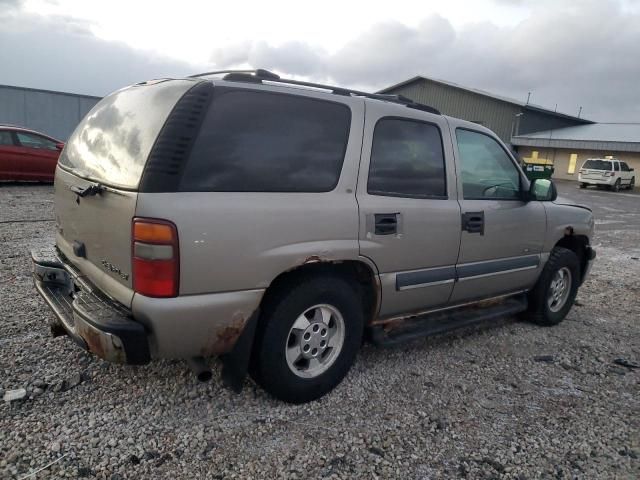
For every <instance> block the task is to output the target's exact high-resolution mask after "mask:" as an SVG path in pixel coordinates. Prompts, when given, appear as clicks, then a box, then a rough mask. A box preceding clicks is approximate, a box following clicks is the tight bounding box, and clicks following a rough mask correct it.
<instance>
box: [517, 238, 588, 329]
mask: <svg viewBox="0 0 640 480" xmlns="http://www.w3.org/2000/svg"><path fill="white" fill-rule="evenodd" d="M579 284H580V262H579V260H578V257H577V256H576V254H575V253H573V251H571V250H569V249H567V248H563V247H555V248H554V249H553V250H552V251H551V254H550V255H549V260H547V263H546V265H545V266H544V269H543V270H542V274H541V275H540V278H539V279H538V282H537V283H536V286H535V287H534V289H533V290H532V291H531V292H530V293H529V311H528V313H527V314H526V317H527V319H528V320H530V321H531V322H533V323H537V324H538V325H544V326H552V325H557V324H559V323H560V322H561V321H562V320H564V318H565V317H566V316H567V314H568V313H569V310H571V307H572V306H573V302H574V300H575V298H576V295H577V293H578V285H579Z"/></svg>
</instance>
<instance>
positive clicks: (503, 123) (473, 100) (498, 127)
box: [385, 80, 522, 142]
mask: <svg viewBox="0 0 640 480" xmlns="http://www.w3.org/2000/svg"><path fill="white" fill-rule="evenodd" d="M385 93H390V94H400V95H404V96H405V97H408V98H410V99H412V100H414V101H416V102H420V103H423V104H425V105H430V106H432V107H435V108H437V109H438V110H440V111H441V112H442V113H443V114H445V115H450V116H452V117H457V118H462V119H463V120H469V121H472V122H478V123H482V125H484V126H485V127H487V128H490V129H491V130H493V131H494V132H495V133H496V134H497V135H498V136H499V137H500V138H501V139H502V140H503V141H505V142H509V141H510V140H511V131H512V128H514V127H513V126H514V122H515V118H516V117H515V115H516V114H517V113H520V111H521V110H522V109H521V107H519V106H517V105H513V104H510V103H507V102H502V101H500V100H496V99H493V98H490V97H485V96H483V95H478V94H474V93H472V92H467V91H465V90H461V89H458V88H454V87H449V86H447V85H442V84H439V83H435V82H430V81H429V80H422V81H417V82H413V83H410V84H408V85H403V86H401V87H398V88H395V89H393V90H389V91H387V92H385Z"/></svg>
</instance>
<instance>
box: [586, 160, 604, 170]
mask: <svg viewBox="0 0 640 480" xmlns="http://www.w3.org/2000/svg"><path fill="white" fill-rule="evenodd" d="M582 168H590V169H591V170H611V162H609V161H607V160H587V161H586V162H584V165H583V166H582Z"/></svg>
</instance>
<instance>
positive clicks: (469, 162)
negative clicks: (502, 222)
mask: <svg viewBox="0 0 640 480" xmlns="http://www.w3.org/2000/svg"><path fill="white" fill-rule="evenodd" d="M456 139H457V142H458V153H459V155H460V163H461V167H462V168H461V169H462V191H463V194H464V198H465V199H505V200H513V199H519V198H520V172H519V171H518V169H517V167H516V166H515V164H514V163H513V161H512V160H511V158H510V157H509V156H508V155H507V153H506V152H505V151H504V149H503V148H502V147H501V146H500V144H499V143H498V142H497V141H496V140H495V139H493V138H491V137H490V136H488V135H485V134H482V133H479V132H474V131H471V130H464V129H457V130H456Z"/></svg>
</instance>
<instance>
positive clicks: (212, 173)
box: [180, 91, 351, 192]
mask: <svg viewBox="0 0 640 480" xmlns="http://www.w3.org/2000/svg"><path fill="white" fill-rule="evenodd" d="M350 121H351V111H350V109H349V108H348V107H347V106H345V105H342V104H338V103H333V102H327V101H322V100H315V99H311V98H307V97H301V96H294V95H285V94H277V93H265V92H251V91H232V92H226V93H223V94H221V95H219V96H217V97H215V98H214V100H213V103H212V106H211V108H210V109H209V111H208V112H207V115H206V117H205V119H204V122H203V124H202V127H201V129H200V134H199V135H198V138H197V139H196V142H195V144H194V146H193V149H192V151H191V156H190V158H189V162H188V163H187V166H186V169H185V171H184V174H183V176H182V180H181V184H180V190H182V191H214V192H326V191H330V190H333V188H335V186H336V184H337V183H338V179H339V177H340V171H341V170H342V163H343V160H344V155H345V150H346V147H347V140H348V137H349V125H350Z"/></svg>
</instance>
